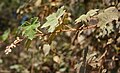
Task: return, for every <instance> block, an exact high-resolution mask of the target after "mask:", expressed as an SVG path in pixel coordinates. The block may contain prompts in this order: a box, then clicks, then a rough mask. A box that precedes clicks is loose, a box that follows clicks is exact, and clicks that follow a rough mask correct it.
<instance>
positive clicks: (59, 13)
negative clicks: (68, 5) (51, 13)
mask: <svg viewBox="0 0 120 73" xmlns="http://www.w3.org/2000/svg"><path fill="white" fill-rule="evenodd" d="M64 13H65V10H64V6H62V7H61V8H60V9H58V10H57V12H56V17H57V18H58V19H59V18H60V17H61V16H62V15H63V14H64Z"/></svg>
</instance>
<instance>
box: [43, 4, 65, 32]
mask: <svg viewBox="0 0 120 73" xmlns="http://www.w3.org/2000/svg"><path fill="white" fill-rule="evenodd" d="M64 13H65V10H64V6H62V7H61V8H60V9H58V10H57V12H56V13H52V14H51V15H49V16H48V17H47V18H46V19H47V22H45V23H44V24H43V25H42V27H41V28H45V27H49V28H48V32H53V31H54V30H55V28H56V27H57V26H58V22H59V21H58V20H59V18H60V17H61V16H62V15H63V14H64Z"/></svg>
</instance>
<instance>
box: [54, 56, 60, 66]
mask: <svg viewBox="0 0 120 73" xmlns="http://www.w3.org/2000/svg"><path fill="white" fill-rule="evenodd" d="M53 61H55V62H56V63H58V64H59V63H60V57H59V56H54V57H53Z"/></svg>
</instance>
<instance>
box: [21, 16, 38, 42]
mask: <svg viewBox="0 0 120 73" xmlns="http://www.w3.org/2000/svg"><path fill="white" fill-rule="evenodd" d="M39 26H40V23H39V22H38V18H32V19H31V23H29V22H25V23H24V24H23V25H22V29H23V32H22V35H25V36H26V37H28V39H30V40H32V39H33V38H34V37H35V34H36V31H35V29H36V28H38V27H39Z"/></svg>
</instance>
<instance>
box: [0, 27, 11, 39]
mask: <svg viewBox="0 0 120 73" xmlns="http://www.w3.org/2000/svg"><path fill="white" fill-rule="evenodd" d="M9 33H10V29H8V30H6V31H5V32H4V33H3V35H2V36H1V39H2V40H3V41H5V40H6V39H7V38H8V35H9Z"/></svg>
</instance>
